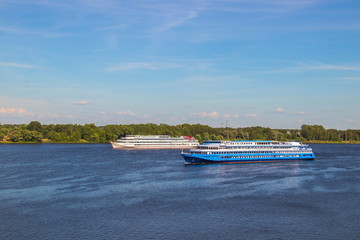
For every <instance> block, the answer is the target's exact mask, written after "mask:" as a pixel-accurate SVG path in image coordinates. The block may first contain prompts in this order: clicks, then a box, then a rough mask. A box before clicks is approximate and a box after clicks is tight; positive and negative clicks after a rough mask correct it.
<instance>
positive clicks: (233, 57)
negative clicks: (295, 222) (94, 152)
mask: <svg viewBox="0 0 360 240" xmlns="http://www.w3.org/2000/svg"><path fill="white" fill-rule="evenodd" d="M359 90H360V2H359V1H355V0H354V1H351V0H349V1H348V0H274V1H267V0H224V1H215V0H184V1H163V0H158V1H146V0H134V1H115V0H88V1H86V0H63V1H56V0H51V1H50V0H1V1H0V122H1V123H2V124H5V123H10V124H14V123H29V122H30V121H32V120H37V121H40V122H41V123H43V124H49V123H79V124H85V123H95V124H96V125H106V124H128V123H166V124H171V125H175V124H182V123H201V124H208V125H210V126H214V127H216V126H220V124H221V123H226V121H227V122H228V126H231V127H245V126H264V127H271V128H300V126H301V125H302V124H320V125H323V126H324V127H325V128H336V129H359V128H360V107H359V103H360V94H359V92H360V91H359Z"/></svg>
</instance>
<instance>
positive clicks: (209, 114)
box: [201, 111, 219, 118]
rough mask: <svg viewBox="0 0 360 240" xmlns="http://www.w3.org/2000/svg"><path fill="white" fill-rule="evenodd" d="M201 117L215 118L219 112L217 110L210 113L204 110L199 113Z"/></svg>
mask: <svg viewBox="0 0 360 240" xmlns="http://www.w3.org/2000/svg"><path fill="white" fill-rule="evenodd" d="M201 117H204V118H205V117H210V118H217V117H219V113H218V112H215V111H214V112H211V113H206V112H203V113H201Z"/></svg>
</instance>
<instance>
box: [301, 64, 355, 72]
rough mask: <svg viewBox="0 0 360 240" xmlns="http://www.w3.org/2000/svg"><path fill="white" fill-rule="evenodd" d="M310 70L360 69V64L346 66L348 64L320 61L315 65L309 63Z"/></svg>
mask: <svg viewBox="0 0 360 240" xmlns="http://www.w3.org/2000/svg"><path fill="white" fill-rule="evenodd" d="M307 68H308V69H309V70H312V69H315V70H340V71H360V66H346V65H330V64H323V63H318V64H314V65H307Z"/></svg>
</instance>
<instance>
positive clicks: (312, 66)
mask: <svg viewBox="0 0 360 240" xmlns="http://www.w3.org/2000/svg"><path fill="white" fill-rule="evenodd" d="M323 70H328V71H360V65H335V64H326V63H319V62H310V63H305V62H297V63H296V65H295V66H291V67H284V68H281V69H277V70H271V71H262V72H260V73H261V74H278V73H299V72H308V71H323Z"/></svg>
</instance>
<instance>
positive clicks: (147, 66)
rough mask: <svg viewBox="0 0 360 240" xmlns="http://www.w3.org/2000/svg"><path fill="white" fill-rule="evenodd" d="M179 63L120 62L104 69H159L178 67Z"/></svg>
mask: <svg viewBox="0 0 360 240" xmlns="http://www.w3.org/2000/svg"><path fill="white" fill-rule="evenodd" d="M180 67H181V65H178V64H176V63H166V62H128V63H120V64H117V65H116V66H113V67H109V68H106V71H109V72H113V71H126V70H133V69H145V70H159V69H167V68H180Z"/></svg>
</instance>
